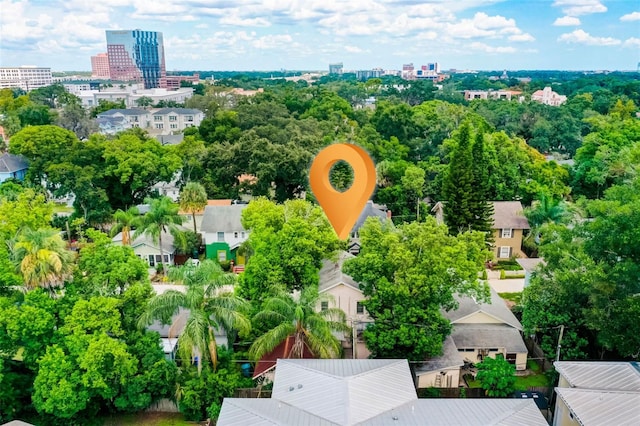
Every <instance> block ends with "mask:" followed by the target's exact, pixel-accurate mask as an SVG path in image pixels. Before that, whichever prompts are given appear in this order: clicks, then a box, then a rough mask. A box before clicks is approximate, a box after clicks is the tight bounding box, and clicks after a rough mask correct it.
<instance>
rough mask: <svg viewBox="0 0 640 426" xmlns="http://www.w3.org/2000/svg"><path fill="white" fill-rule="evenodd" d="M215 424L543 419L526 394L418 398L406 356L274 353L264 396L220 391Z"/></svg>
mask: <svg viewBox="0 0 640 426" xmlns="http://www.w3.org/2000/svg"><path fill="white" fill-rule="evenodd" d="M217 424H218V425H219V426H244V425H249V424H250V425H265V426H266V425H309V426H312V425H318V426H324V425H330V426H333V425H347V426H348V425H389V426H391V425H393V426H400V425H415V426H422V425H427V426H428V425H438V426H442V425H454V426H459V425H469V426H471V425H504V426H516V425H524V426H543V425H546V424H547V423H546V421H545V420H544V418H543V417H542V414H541V413H540V411H539V410H538V409H537V407H536V404H535V402H534V401H533V399H418V398H417V396H416V392H415V388H414V385H413V380H412V378H411V372H410V370H409V364H408V362H407V361H406V360H383V359H377V360H375V359H359V360H349V359H334V360H326V359H325V360H321V359H297V360H284V359H280V360H278V365H277V368H276V374H275V378H274V386H273V393H272V397H271V399H237V398H225V400H224V402H223V404H222V410H221V411H220V416H219V417H218V422H217Z"/></svg>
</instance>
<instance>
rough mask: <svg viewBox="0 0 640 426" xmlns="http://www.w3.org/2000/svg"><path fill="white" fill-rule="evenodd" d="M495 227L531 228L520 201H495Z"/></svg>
mask: <svg viewBox="0 0 640 426" xmlns="http://www.w3.org/2000/svg"><path fill="white" fill-rule="evenodd" d="M492 219H493V229H529V221H528V220H527V218H526V217H524V213H523V210H522V204H521V203H520V201H494V202H493V217H492Z"/></svg>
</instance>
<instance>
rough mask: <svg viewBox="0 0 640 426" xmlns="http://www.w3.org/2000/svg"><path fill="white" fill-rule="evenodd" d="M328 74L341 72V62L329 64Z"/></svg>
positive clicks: (339, 73)
mask: <svg viewBox="0 0 640 426" xmlns="http://www.w3.org/2000/svg"><path fill="white" fill-rule="evenodd" d="M329 74H338V75H341V74H342V62H337V63H335V64H329Z"/></svg>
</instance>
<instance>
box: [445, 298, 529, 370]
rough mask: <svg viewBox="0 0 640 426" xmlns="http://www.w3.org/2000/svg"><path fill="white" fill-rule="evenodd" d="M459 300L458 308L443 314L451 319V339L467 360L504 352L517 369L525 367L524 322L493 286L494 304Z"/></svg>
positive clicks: (478, 360) (466, 299)
mask: <svg viewBox="0 0 640 426" xmlns="http://www.w3.org/2000/svg"><path fill="white" fill-rule="evenodd" d="M456 299H457V301H458V304H459V306H458V309H455V310H452V311H448V312H443V314H444V316H445V317H446V318H448V319H449V321H451V324H452V326H453V330H452V332H451V338H452V339H453V342H454V344H455V345H456V348H457V350H458V352H459V353H460V355H461V356H462V357H463V359H464V360H465V361H467V362H470V363H473V364H475V363H478V362H482V360H483V359H484V358H485V357H492V358H493V357H495V356H496V354H502V356H504V359H506V360H507V361H509V362H510V363H511V364H514V365H515V368H516V370H525V369H526V368H527V352H528V351H527V347H526V345H525V344H524V341H523V340H522V336H521V334H520V333H521V332H522V325H521V324H520V321H518V319H517V318H516V317H515V316H514V315H513V313H512V312H511V311H510V310H509V308H508V307H507V305H506V304H505V302H504V300H502V298H501V297H500V296H499V295H498V293H496V291H495V290H493V288H491V303H479V302H476V300H474V299H473V298H471V297H461V296H456Z"/></svg>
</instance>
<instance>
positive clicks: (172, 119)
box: [169, 115, 178, 121]
mask: <svg viewBox="0 0 640 426" xmlns="http://www.w3.org/2000/svg"><path fill="white" fill-rule="evenodd" d="M169 121H178V117H177V116H175V115H170V116H169Z"/></svg>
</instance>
